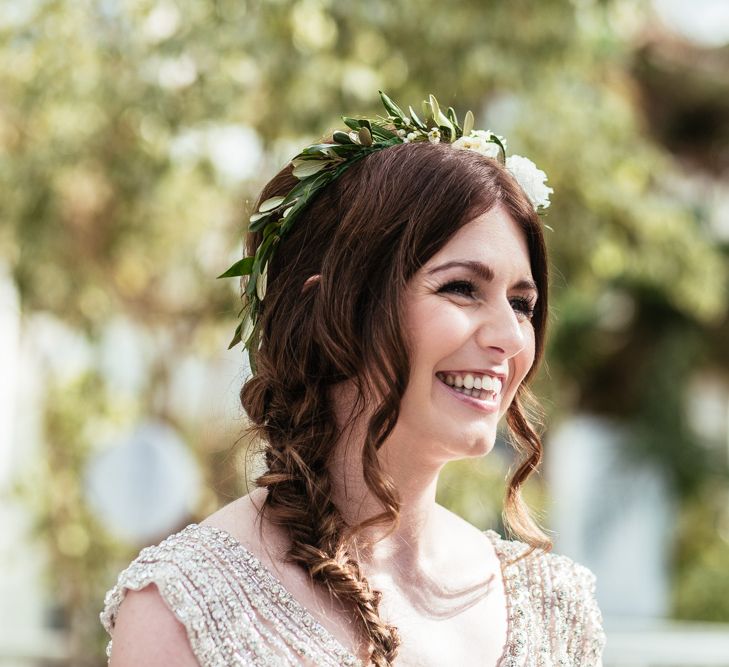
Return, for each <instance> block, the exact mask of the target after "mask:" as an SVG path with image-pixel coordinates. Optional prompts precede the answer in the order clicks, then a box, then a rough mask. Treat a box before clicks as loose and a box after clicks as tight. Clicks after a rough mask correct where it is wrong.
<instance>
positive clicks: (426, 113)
mask: <svg viewBox="0 0 729 667" xmlns="http://www.w3.org/2000/svg"><path fill="white" fill-rule="evenodd" d="M431 118H433V109H432V107H431V106H430V103H429V102H428V101H427V100H423V122H424V123H425V130H426V132H427V131H428V120H430V119H431Z"/></svg>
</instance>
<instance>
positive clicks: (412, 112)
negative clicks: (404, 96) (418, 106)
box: [409, 107, 428, 132]
mask: <svg viewBox="0 0 729 667" xmlns="http://www.w3.org/2000/svg"><path fill="white" fill-rule="evenodd" d="M409 109H410V117H411V118H412V120H413V125H415V127H417V128H418V129H419V130H422V131H423V132H425V131H427V129H428V128H427V127H426V125H425V123H423V121H422V120H420V118H418V114H416V113H415V110H414V109H413V108H412V107H409Z"/></svg>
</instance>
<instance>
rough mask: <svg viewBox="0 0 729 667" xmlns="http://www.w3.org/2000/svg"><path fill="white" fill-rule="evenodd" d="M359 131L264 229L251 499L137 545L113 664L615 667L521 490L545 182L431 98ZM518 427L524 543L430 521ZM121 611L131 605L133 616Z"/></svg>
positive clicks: (539, 304)
mask: <svg viewBox="0 0 729 667" xmlns="http://www.w3.org/2000/svg"><path fill="white" fill-rule="evenodd" d="M382 99H383V103H384V104H385V108H386V110H387V118H386V119H379V120H372V119H369V120H368V119H347V118H345V122H346V123H347V125H348V126H349V127H350V129H351V130H352V131H351V132H349V133H344V132H336V133H334V135H333V136H332V138H331V139H330V140H329V141H327V142H324V143H322V144H315V145H314V146H311V147H308V148H307V149H305V150H304V151H302V153H300V154H299V155H298V156H297V157H296V158H295V159H294V160H293V161H292V164H293V167H292V166H290V165H287V167H286V168H284V169H283V170H282V171H281V172H280V173H279V174H278V175H277V176H276V177H275V178H274V179H273V180H272V181H271V182H270V183H269V184H268V185H267V186H266V187H265V188H264V191H263V193H262V194H261V197H260V199H259V202H260V203H259V206H258V207H257V212H256V213H255V214H254V215H253V216H252V217H251V225H250V229H251V230H252V231H251V233H250V234H249V237H248V249H249V252H250V253H251V255H250V257H248V258H245V259H244V260H241V261H240V262H238V263H237V264H236V265H234V267H232V268H231V269H230V270H229V271H228V272H226V274H224V275H246V276H247V279H246V283H245V284H246V309H245V315H244V321H243V322H242V323H241V325H240V326H239V327H238V329H237V331H236V336H235V338H234V340H233V343H236V342H237V341H239V340H242V341H243V342H244V343H245V345H246V347H247V348H248V350H249V353H250V355H251V361H252V366H253V367H254V369H255V373H254V375H253V377H252V378H251V379H249V380H248V381H247V382H246V384H245V385H244V387H243V389H242V391H241V400H242V404H243V407H244V408H245V410H246V412H247V413H248V415H249V417H250V420H251V422H252V425H253V428H254V430H255V432H256V434H257V435H259V436H260V437H261V438H262V440H263V441H264V442H265V458H266V463H267V471H266V472H265V473H264V474H263V475H262V476H261V477H260V478H259V479H258V480H257V486H258V488H257V489H256V490H255V491H254V492H253V493H251V494H250V495H248V496H246V497H244V498H241V499H239V500H237V501H235V502H233V503H232V504H230V505H228V506H227V507H225V508H223V509H222V510H220V511H218V512H217V513H215V514H213V515H212V516H210V517H209V518H208V519H206V520H205V521H204V522H203V523H202V524H200V525H192V526H189V527H188V528H186V529H185V530H184V531H182V532H181V533H178V534H176V535H173V536H171V537H170V538H168V539H167V540H166V541H165V542H163V543H162V545H161V546H159V547H152V548H149V549H146V550H144V551H143V552H142V553H141V554H140V556H139V558H138V559H137V560H136V561H135V562H134V563H133V564H132V565H131V566H130V567H129V568H128V569H127V570H125V572H123V573H122V574H121V575H120V578H119V582H118V584H117V586H116V587H115V588H114V589H113V590H112V591H110V592H109V594H108V595H107V600H106V609H105V611H104V613H103V614H102V621H103V622H104V625H105V626H106V627H107V629H108V630H109V631H110V632H112V630H113V650H112V651H111V661H110V664H111V665H112V667H123V666H127V665H140V664H144V665H170V664H175V665H197V664H200V665H203V666H204V667H207V666H208V665H259V664H261V665H263V664H266V665H268V664H271V665H301V664H305V665H357V664H375V665H393V664H395V665H458V666H462V665H486V666H489V667H491V666H492V665H498V666H499V667H506V666H509V667H515V666H516V665H553V664H554V665H556V664H560V665H575V666H576V665H579V666H580V667H583V666H585V665H598V664H600V656H601V652H602V647H603V644H604V634H603V632H602V628H601V618H600V612H599V610H598V608H597V606H596V603H595V599H594V587H595V581H594V577H593V575H592V574H591V573H590V572H589V571H588V570H587V569H585V568H584V567H582V566H580V565H577V564H575V563H573V562H572V561H570V560H569V559H567V558H566V557H562V556H556V555H553V554H550V553H548V551H549V549H550V547H551V543H550V541H549V539H548V538H547V537H546V535H545V534H544V533H543V532H542V531H541V530H540V529H539V527H538V526H537V525H536V524H535V522H534V521H533V520H532V518H531V517H530V516H529V513H528V511H527V509H526V507H525V506H524V505H523V503H522V500H521V496H520V489H521V486H522V485H523V483H524V481H525V480H526V479H527V477H528V476H529V475H530V473H531V472H532V471H533V470H534V469H536V467H537V466H538V464H539V462H540V459H541V456H542V446H541V442H540V439H539V437H538V435H537V434H536V432H535V431H534V429H533V428H532V426H531V425H530V423H529V420H528V418H527V415H526V413H525V411H524V408H523V404H524V401H525V399H526V398H527V388H526V386H525V384H524V383H525V382H526V381H527V380H528V379H529V378H530V377H531V376H532V375H533V373H534V371H535V369H536V366H537V363H538V361H539V359H540V357H541V355H542V350H543V347H544V334H545V325H546V318H547V259H546V252H545V246H544V240H543V235H542V225H541V223H540V221H539V217H538V215H537V212H538V210H539V209H540V208H546V206H547V205H548V204H549V200H548V195H549V192H551V189H550V188H547V187H546V186H545V185H544V178H545V177H544V173H543V172H539V171H538V170H536V168H534V166H533V164H532V163H531V162H529V161H528V160H526V158H520V157H518V156H512V157H510V158H506V149H505V141H504V140H503V138H502V137H498V136H497V135H494V134H493V133H491V132H481V131H473V129H472V125H473V116H472V115H471V114H470V112H469V114H467V116H466V118H465V120H464V122H463V126H461V125H460V124H459V123H458V119H457V117H456V114H455V112H453V110H452V109H449V110H448V112H447V113H443V112H442V111H441V110H440V108H439V106H438V104H437V101H436V100H435V98H433V97H432V96H431V98H430V100H429V102H427V103H425V105H424V108H425V112H426V117H425V119H423V120H420V119H419V118H418V117H417V115H416V114H415V113H414V112H413V111H412V108H411V109H410V113H409V114H408V115H406V114H405V113H403V112H402V110H401V109H400V108H399V107H397V106H396V105H395V104H394V103H393V102H392V101H391V100H390V99H389V98H387V96H385V95H382ZM502 417H505V421H506V424H507V426H508V429H509V432H510V435H511V440H512V442H513V443H514V446H515V447H516V449H517V450H518V452H519V453H520V455H521V460H520V464H519V466H518V467H517V469H516V471H515V473H514V474H513V477H512V478H511V480H510V482H509V488H508V492H507V497H506V501H505V507H504V518H505V522H506V524H507V526H508V527H510V529H511V530H512V531H513V532H514V533H515V535H516V536H517V537H519V538H520V540H522V541H507V540H503V539H501V538H500V537H499V536H498V535H497V534H496V533H495V532H494V531H486V532H485V533H484V532H481V531H480V530H477V529H476V528H474V527H473V526H471V525H470V524H468V523H467V522H465V521H464V520H462V519H461V518H459V517H458V516H456V515H454V514H452V513H451V512H449V511H447V510H446V509H445V508H443V507H441V506H439V505H438V504H437V503H436V502H435V491H436V484H437V480H438V475H439V472H440V471H441V469H442V468H443V466H444V465H445V464H446V463H447V462H448V461H452V460H455V459H460V458H464V457H475V456H482V455H484V454H487V453H488V452H489V451H490V450H491V449H492V448H493V446H494V442H495V438H496V433H497V424H498V423H499V421H500V419H501V418H502ZM122 601H123V604H122Z"/></svg>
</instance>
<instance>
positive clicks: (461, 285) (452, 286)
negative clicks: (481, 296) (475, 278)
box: [438, 280, 476, 297]
mask: <svg viewBox="0 0 729 667" xmlns="http://www.w3.org/2000/svg"><path fill="white" fill-rule="evenodd" d="M475 292H476V286H475V285H474V284H473V283H472V282H471V281H470V280H453V281H451V282H449V283H446V284H445V285H443V286H442V287H441V288H440V289H439V290H438V294H443V293H446V294H457V295H459V296H467V297H473V295H474V294H475Z"/></svg>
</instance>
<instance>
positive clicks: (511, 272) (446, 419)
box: [393, 206, 538, 464]
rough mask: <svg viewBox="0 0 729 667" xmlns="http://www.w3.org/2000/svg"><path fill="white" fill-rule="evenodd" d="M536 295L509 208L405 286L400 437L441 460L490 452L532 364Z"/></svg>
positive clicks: (469, 229) (483, 218)
mask: <svg viewBox="0 0 729 667" xmlns="http://www.w3.org/2000/svg"><path fill="white" fill-rule="evenodd" d="M537 296H538V294H537V287H536V285H535V283H534V280H533V277H532V273H531V267H530V261H529V251H528V248H527V243H526V239H525V236H524V233H523V232H522V231H521V229H520V228H519V227H518V226H517V224H516V222H514V220H513V219H512V218H511V216H510V215H509V214H508V213H507V212H506V210H505V209H504V208H502V207H501V206H497V207H495V208H494V209H492V210H491V211H489V212H487V213H484V214H483V215H480V216H479V217H477V218H475V219H474V220H473V221H471V222H470V223H468V224H467V225H465V226H463V227H462V228H461V229H460V230H459V231H458V232H457V233H456V234H455V235H454V236H453V237H452V238H451V239H450V241H449V242H448V243H447V244H446V245H445V246H444V247H443V248H442V249H441V250H440V251H439V252H438V253H437V254H436V255H435V256H434V257H432V258H431V259H430V260H429V261H428V262H427V264H425V266H423V267H422V268H421V269H420V271H418V272H417V273H416V274H415V276H414V277H413V279H412V280H411V281H410V284H409V286H408V289H407V292H406V297H405V314H404V315H405V316H404V323H405V326H406V328H407V335H408V337H409V341H410V345H411V374H410V382H409V384H408V388H407V391H406V392H405V395H404V397H403V400H402V404H401V413H400V418H399V419H398V423H397V426H396V429H395V432H394V434H393V437H394V438H395V439H396V440H398V441H401V440H404V441H406V442H408V443H412V445H413V447H417V448H418V449H419V454H422V455H424V456H427V457H428V458H430V459H432V461H433V462H434V463H436V464H438V463H442V462H444V461H448V460H451V459H454V458H461V457H466V456H478V455H481V454H485V453H487V452H489V451H490V450H491V449H492V447H493V446H494V442H495V439H496V430H497V424H498V421H499V419H500V418H501V417H502V416H503V415H504V414H505V413H506V410H507V408H508V407H509V405H510V404H511V401H512V400H513V398H514V395H515V393H516V390H517V389H518V387H519V385H520V384H521V382H522V380H523V379H524V377H525V376H526V374H527V373H528V371H529V369H530V368H531V366H532V363H533V361H534V328H533V326H532V322H531V315H532V312H533V309H534V306H535V304H536V300H537Z"/></svg>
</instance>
